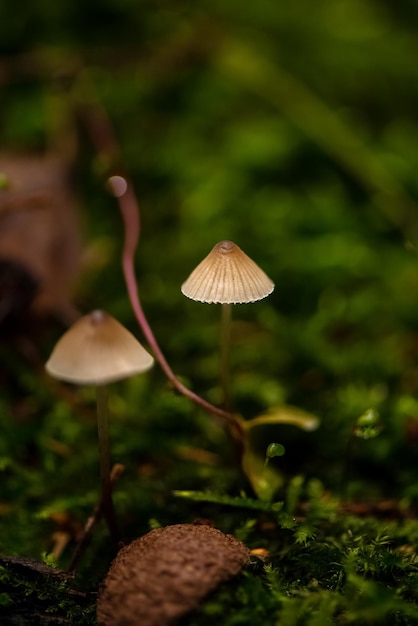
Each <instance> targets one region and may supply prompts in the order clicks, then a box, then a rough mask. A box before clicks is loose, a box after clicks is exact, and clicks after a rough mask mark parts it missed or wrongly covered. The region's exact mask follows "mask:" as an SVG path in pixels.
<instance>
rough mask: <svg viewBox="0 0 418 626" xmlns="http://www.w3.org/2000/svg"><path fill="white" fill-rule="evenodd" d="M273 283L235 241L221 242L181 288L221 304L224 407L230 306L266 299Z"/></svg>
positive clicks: (184, 291)
mask: <svg viewBox="0 0 418 626" xmlns="http://www.w3.org/2000/svg"><path fill="white" fill-rule="evenodd" d="M273 289H274V283H273V281H272V280H271V279H270V278H269V277H268V276H267V274H265V273H264V272H263V270H262V269H261V268H260V267H259V266H258V265H257V264H256V263H254V261H253V260H252V259H250V257H249V256H247V255H246V254H245V252H243V251H242V250H241V248H240V247H239V246H237V245H236V244H235V243H233V242H232V241H220V242H219V243H217V244H216V245H215V246H214V247H213V248H212V250H211V251H210V252H209V254H208V255H207V256H206V257H205V258H204V259H203V261H201V262H200V263H199V265H198V266H197V267H196V268H195V269H194V270H193V272H192V273H191V274H190V276H189V277H188V279H187V280H186V281H185V282H184V283H183V284H182V286H181V291H182V293H183V295H185V296H187V297H188V298H191V299H192V300H197V301H198V302H206V303H208V304H222V325H221V327H222V331H221V377H222V386H223V390H224V396H225V398H224V401H225V404H228V403H229V382H228V369H229V368H228V358H229V342H230V324H231V306H230V305H231V304H245V303H248V302H256V301H257V300H262V299H263V298H266V297H267V296H268V295H269V294H270V293H271V292H272V291H273Z"/></svg>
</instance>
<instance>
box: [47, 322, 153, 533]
mask: <svg viewBox="0 0 418 626" xmlns="http://www.w3.org/2000/svg"><path fill="white" fill-rule="evenodd" d="M153 363H154V359H153V358H152V356H151V355H150V354H149V353H148V352H147V351H146V350H145V348H143V347H142V346H141V344H140V343H139V341H137V339H135V337H134V336H133V335H132V334H131V333H130V332H129V331H128V330H127V329H126V328H125V327H124V326H122V324H120V323H119V322H118V321H117V320H115V319H114V318H113V317H111V316H110V315H108V313H105V312H104V311H100V310H96V311H93V312H91V313H89V314H88V315H84V316H83V317H81V318H80V319H78V320H77V321H76V322H75V324H73V325H72V326H71V327H70V328H69V329H68V330H67V332H66V333H64V335H63V336H62V337H61V339H59V341H58V343H57V344H56V346H55V348H54V349H53V351H52V354H51V356H50V358H49V360H48V361H47V363H46V366H45V367H46V370H47V372H48V373H49V374H50V375H51V376H53V377H54V378H57V379H59V380H62V381H65V382H69V383H74V384H77V385H94V386H95V387H96V400H97V425H98V436H99V457H100V476H101V489H102V493H101V507H102V510H103V515H104V516H105V518H106V521H107V523H108V526H109V529H110V531H111V533H112V536H113V537H114V538H115V539H116V538H117V528H116V520H115V513H114V508H113V501H112V491H111V484H110V454H109V432H108V404H107V383H110V382H113V381H116V380H121V379H123V378H129V377H130V376H134V375H135V374H139V373H141V372H145V371H146V370H148V369H149V368H150V367H151V366H152V365H153Z"/></svg>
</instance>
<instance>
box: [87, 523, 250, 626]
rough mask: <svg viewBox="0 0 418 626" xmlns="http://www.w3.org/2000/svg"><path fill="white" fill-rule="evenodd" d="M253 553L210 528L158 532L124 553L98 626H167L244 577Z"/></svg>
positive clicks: (111, 576)
mask: <svg viewBox="0 0 418 626" xmlns="http://www.w3.org/2000/svg"><path fill="white" fill-rule="evenodd" d="M249 556H250V551H249V549H248V548H247V547H246V546H245V545H244V544H243V543H241V542H240V541H237V539H235V538H234V537H233V536H232V535H225V534H224V533H222V532H221V531H220V530H217V529H216V528H212V527H211V526H203V525H194V524H175V525H173V526H166V527H165V528H157V529H155V530H152V531H151V532H149V533H147V534H146V535H144V536H143V537H141V538H140V539H136V540H135V541H133V542H132V543H131V544H129V545H128V546H126V547H125V548H122V549H121V550H120V551H119V553H118V555H117V556H116V558H115V560H114V561H113V563H112V565H111V567H110V570H109V572H108V574H107V576H106V578H105V580H104V583H103V586H102V588H101V591H100V593H99V598H98V601H97V621H98V623H99V624H100V626H169V625H171V624H174V623H176V622H177V621H178V620H179V619H180V618H181V617H182V616H183V615H185V614H186V613H188V612H189V611H191V610H193V609H195V608H196V607H197V606H198V605H199V604H200V602H201V601H202V600H203V598H204V597H205V596H206V595H207V594H208V593H210V592H211V591H213V590H214V589H215V588H216V587H217V586H218V585H219V584H221V583H223V582H226V581H227V580H229V579H230V578H232V577H233V576H236V575H237V574H239V573H240V572H241V570H242V569H243V568H244V566H245V565H246V564H247V563H248V561H249Z"/></svg>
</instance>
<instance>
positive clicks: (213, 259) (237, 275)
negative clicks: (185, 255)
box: [181, 241, 274, 304]
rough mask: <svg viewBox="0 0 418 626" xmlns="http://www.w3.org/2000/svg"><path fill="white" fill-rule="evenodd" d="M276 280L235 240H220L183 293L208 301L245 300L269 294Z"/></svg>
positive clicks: (192, 274) (250, 300)
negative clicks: (234, 241)
mask: <svg viewBox="0 0 418 626" xmlns="http://www.w3.org/2000/svg"><path fill="white" fill-rule="evenodd" d="M273 289H274V283H273V281H272V280H271V279H270V278H269V277H268V276H267V274H265V273H264V272H263V270H262V269H261V268H260V267H258V265H257V264H256V263H254V261H253V260H252V259H250V257H249V256H247V255H246V254H245V252H243V251H242V250H241V248H240V247H239V246H237V245H236V244H235V243H233V242H232V241H220V242H219V243H217V244H216V246H214V247H213V248H212V250H211V251H210V252H209V254H208V255H207V257H205V258H204V259H203V261H201V263H199V265H198V266H197V267H196V268H195V269H194V270H193V272H192V273H191V274H190V276H189V278H188V279H187V280H186V281H185V282H184V283H183V284H182V286H181V291H182V293H183V294H184V295H185V296H187V297H188V298H191V299H192V300H198V301H199V302H207V303H208V304H213V303H218V304H244V303H246V302H256V301H257V300H262V299H263V298H265V297H266V296H268V295H269V294H270V293H271V292H272V291H273Z"/></svg>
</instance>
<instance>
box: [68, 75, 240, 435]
mask: <svg viewBox="0 0 418 626" xmlns="http://www.w3.org/2000/svg"><path fill="white" fill-rule="evenodd" d="M85 81H86V74H85V73H84V86H85V85H86V83H85ZM87 98H88V101H87V102H85V101H84V102H81V103H80V102H78V103H77V110H78V113H79V116H80V119H81V120H82V121H83V124H84V127H85V129H86V131H87V132H88V133H89V135H90V138H91V140H92V143H93V145H94V146H95V148H96V150H97V152H98V153H99V154H101V155H102V156H104V157H105V161H106V162H107V163H108V167H109V171H111V172H112V174H115V175H110V177H109V179H108V183H109V185H110V188H111V191H112V193H113V195H114V196H115V198H116V200H117V202H118V205H119V210H120V212H121V215H122V218H123V222H124V246H123V252H122V266H123V273H124V278H125V282H126V287H127V291H128V296H129V299H130V302H131V305H132V309H133V311H134V313H135V316H136V319H137V321H138V324H139V325H140V327H141V329H142V332H143V333H144V336H145V338H146V340H147V342H148V344H149V346H150V348H151V350H152V351H153V353H154V356H155V358H156V360H157V361H158V363H159V364H160V367H161V369H162V370H163V372H164V374H165V375H166V376H167V378H168V380H169V381H170V382H171V383H172V384H173V386H174V387H175V388H176V389H177V390H178V391H179V392H180V393H181V394H183V395H184V396H186V397H187V398H189V399H190V400H191V401H192V402H194V403H195V404H197V405H198V406H200V407H201V408H202V409H203V410H205V411H206V412H207V413H210V414H212V415H214V416H216V417H217V418H219V419H221V420H222V421H224V422H225V423H226V424H227V425H228V426H229V427H230V428H231V430H232V431H233V432H235V433H239V434H240V435H239V436H240V438H241V436H243V427H242V420H241V418H240V417H239V416H238V415H235V414H233V413H230V412H228V411H225V410H223V409H220V408H219V407H217V406H215V405H213V404H211V403H210V402H208V401H207V400H205V399H204V398H202V397H201V396H199V395H198V394H196V393H194V392H193V391H191V389H189V388H188V387H186V386H185V385H184V384H183V383H182V382H181V381H180V380H179V379H178V378H177V376H176V375H175V373H174V372H173V370H172V369H171V367H170V365H169V363H168V361H167V359H166V358H165V356H164V354H163V352H162V350H161V348H160V346H159V345H158V342H157V340H156V338H155V336H154V333H153V331H152V329H151V327H150V325H149V323H148V320H147V318H146V316H145V313H144V311H143V308H142V304H141V300H140V297H139V293H138V284H137V280H136V275H135V265H134V258H135V251H136V248H137V245H138V241H139V233H140V208H139V204H138V201H137V198H136V195H135V191H134V188H133V185H132V184H131V182H130V180H129V178H128V176H126V175H124V174H122V176H121V175H120V172H123V171H124V168H123V167H121V166H120V161H121V157H120V150H119V145H118V143H117V140H116V137H115V134H114V132H113V127H112V124H111V122H110V120H109V119H108V116H107V114H106V112H105V110H104V109H103V106H102V105H101V103H100V102H99V101H98V99H97V97H96V94H95V92H94V86H93V84H92V82H91V81H89V83H88V94H87ZM117 164H118V166H117Z"/></svg>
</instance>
